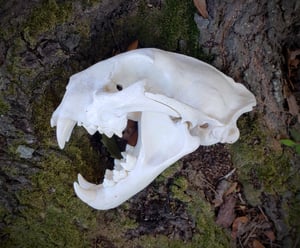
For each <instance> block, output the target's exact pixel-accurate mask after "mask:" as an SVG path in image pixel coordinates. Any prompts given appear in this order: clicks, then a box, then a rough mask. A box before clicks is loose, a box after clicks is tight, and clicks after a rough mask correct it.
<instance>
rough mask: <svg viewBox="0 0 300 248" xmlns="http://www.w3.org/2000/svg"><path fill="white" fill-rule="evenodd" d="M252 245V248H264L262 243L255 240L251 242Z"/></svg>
mask: <svg viewBox="0 0 300 248" xmlns="http://www.w3.org/2000/svg"><path fill="white" fill-rule="evenodd" d="M252 245H253V248H265V246H264V245H263V244H262V243H260V242H259V241H258V240H257V239H254V240H253V243H252Z"/></svg>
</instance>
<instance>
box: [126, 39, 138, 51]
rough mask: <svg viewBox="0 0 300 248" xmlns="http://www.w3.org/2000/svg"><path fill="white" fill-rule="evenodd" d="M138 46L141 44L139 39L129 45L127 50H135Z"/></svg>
mask: <svg viewBox="0 0 300 248" xmlns="http://www.w3.org/2000/svg"><path fill="white" fill-rule="evenodd" d="M138 46H139V41H138V40H135V41H134V42H132V43H131V44H130V45H129V46H128V47H127V51H131V50H135V49H137V48H138Z"/></svg>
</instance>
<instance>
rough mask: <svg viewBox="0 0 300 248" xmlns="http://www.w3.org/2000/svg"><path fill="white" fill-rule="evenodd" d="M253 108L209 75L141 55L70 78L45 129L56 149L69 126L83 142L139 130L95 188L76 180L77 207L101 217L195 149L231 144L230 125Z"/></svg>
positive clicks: (173, 60)
mask: <svg viewBox="0 0 300 248" xmlns="http://www.w3.org/2000/svg"><path fill="white" fill-rule="evenodd" d="M255 105H256V100H255V97H254V95H253V94H252V93H251V92H249V91H248V90H247V89H246V88H245V87H244V86H243V85H242V84H239V83H236V82H234V81H233V79H232V78H230V77H228V76H226V75H224V74H223V73H222V72H220V71H218V70H217V69H215V68H214V67H212V66H210V65H208V64H206V63H204V62H202V61H199V60H197V59H195V58H191V57H188V56H185V55H181V54H176V53H171V52H166V51H162V50H159V49H153V48H146V49H138V50H133V51H130V52H126V53H123V54H119V55H117V56H115V57H112V58H110V59H107V60H104V61H101V62H99V63H97V64H95V65H93V66H91V67H89V68H87V69H86V70H84V71H82V72H79V73H77V74H75V75H73V76H72V77H71V78H70V81H69V84H68V86H67V90H66V93H65V95H64V98H63V100H62V102H61V104H60V105H59V107H58V108H57V109H56V110H55V112H54V113H53V116H52V118H51V126H52V127H54V126H56V128H57V129H56V135H57V140H58V144H59V147H60V148H61V149H63V148H64V146H65V142H67V141H68V140H69V138H70V136H71V133H72V130H73V128H74V126H75V125H76V124H77V125H79V126H83V127H84V128H85V129H86V130H87V131H88V133H89V134H94V133H95V132H97V131H99V132H100V133H102V134H105V135H107V136H108V137H111V136H112V135H113V134H116V135H118V136H120V137H121V136H122V132H123V131H124V129H125V128H126V125H127V121H128V120H133V121H137V122H138V140H137V144H136V146H130V145H127V146H126V150H125V151H124V152H122V156H123V159H121V160H117V159H116V160H115V165H114V169H113V170H106V172H105V176H104V180H103V183H102V184H100V185H96V184H92V183H89V182H87V181H86V180H85V179H84V178H83V177H82V176H81V175H80V174H79V175H78V183H77V182H75V183H74V188H75V192H76V194H77V196H78V197H79V198H80V199H81V200H82V201H84V202H85V203H87V204H88V205H90V206H91V207H93V208H95V209H101V210H105V209H111V208H115V207H117V206H119V205H120V204H122V203H123V202H125V201H126V200H128V199H129V198H130V197H132V196H133V195H135V194H136V193H138V192H139V191H141V190H143V189H144V188H145V187H146V186H147V185H149V184H150V183H151V182H152V181H153V180H154V179H155V178H156V177H157V176H158V175H159V174H160V173H161V172H163V171H164V170H165V169H166V168H168V167H169V166H170V165H172V164H173V163H174V162H176V161H177V160H179V159H180V158H182V157H183V156H185V155H186V154H188V153H191V152H193V151H194V150H196V149H197V148H198V147H199V145H212V144H216V143H218V142H221V143H233V142H235V141H236V140H237V139H238V138H239V130H238V128H237V126H236V122H237V119H238V118H239V116H240V115H242V114H243V113H245V112H248V111H251V110H252V108H253V106H255Z"/></svg>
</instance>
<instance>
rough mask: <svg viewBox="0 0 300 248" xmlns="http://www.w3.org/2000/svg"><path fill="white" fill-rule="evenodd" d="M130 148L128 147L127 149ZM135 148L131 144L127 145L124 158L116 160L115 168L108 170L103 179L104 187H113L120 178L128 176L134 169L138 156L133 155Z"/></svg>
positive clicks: (123, 153) (123, 154)
mask: <svg viewBox="0 0 300 248" xmlns="http://www.w3.org/2000/svg"><path fill="white" fill-rule="evenodd" d="M127 148H128V149H127ZM132 151H133V149H132V147H130V146H127V147H126V152H122V153H121V154H122V156H123V159H121V160H119V159H115V160H114V164H115V165H114V169H113V170H108V169H107V170H106V171H105V175H104V180H103V187H112V186H114V185H115V184H116V183H117V182H119V181H120V180H122V179H124V178H126V177H127V176H128V173H129V172H130V171H132V170H133V169H134V167H135V164H136V160H137V159H136V157H135V156H134V155H131V154H130V153H129V152H132Z"/></svg>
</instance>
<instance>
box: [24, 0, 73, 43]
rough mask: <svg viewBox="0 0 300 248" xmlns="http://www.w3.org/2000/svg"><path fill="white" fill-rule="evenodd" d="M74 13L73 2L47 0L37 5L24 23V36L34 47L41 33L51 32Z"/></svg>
mask: <svg viewBox="0 0 300 248" xmlns="http://www.w3.org/2000/svg"><path fill="white" fill-rule="evenodd" d="M71 13H72V2H71V1H63V2H61V1H60V2H59V3H57V2H56V0H46V1H43V2H42V4H41V5H40V6H38V7H36V8H35V9H34V10H33V11H32V12H31V15H30V16H29V17H28V19H27V21H26V22H25V24H24V29H23V30H24V38H25V40H26V41H27V42H29V44H30V45H31V46H32V48H33V47H35V45H36V40H37V37H39V35H41V34H42V33H45V32H51V31H53V29H54V28H55V27H57V25H58V24H61V23H64V22H66V21H67V20H68V19H69V18H70V16H71Z"/></svg>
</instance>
